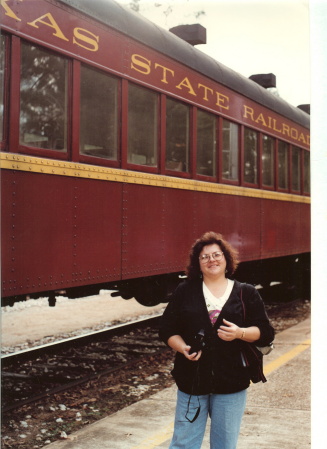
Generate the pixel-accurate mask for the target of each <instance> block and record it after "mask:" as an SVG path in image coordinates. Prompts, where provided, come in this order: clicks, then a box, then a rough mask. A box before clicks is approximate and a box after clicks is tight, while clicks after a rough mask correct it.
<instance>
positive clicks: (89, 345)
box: [1, 315, 166, 413]
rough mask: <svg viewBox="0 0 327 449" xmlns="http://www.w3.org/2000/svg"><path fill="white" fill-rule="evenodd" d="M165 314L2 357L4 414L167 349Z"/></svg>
mask: <svg viewBox="0 0 327 449" xmlns="http://www.w3.org/2000/svg"><path fill="white" fill-rule="evenodd" d="M160 316H161V315H158V316H155V317H151V318H147V319H141V320H137V321H133V322H130V323H127V324H126V323H125V324H121V325H117V326H114V327H111V328H108V329H105V330H101V331H97V332H93V333H90V334H87V335H83V336H80V337H72V338H68V339H66V340H63V341H60V342H55V343H50V344H46V345H42V346H39V347H35V348H31V349H28V350H24V351H19V352H16V353H14V354H6V355H4V356H2V358H1V361H2V412H3V413H6V412H8V411H10V410H14V409H15V408H18V407H21V406H22V405H26V404H29V403H32V402H35V401H37V400H40V399H42V398H44V397H46V396H49V395H52V394H55V393H58V392H62V391H65V390H69V389H70V388H73V387H75V386H77V385H80V384H84V383H86V382H88V381H90V380H92V379H95V378H100V377H101V376H104V375H108V374H110V373H113V372H115V371H118V370H121V369H123V368H125V367H127V366H129V365H132V364H134V363H136V362H138V361H139V360H140V359H142V358H144V357H147V356H149V355H154V354H155V353H157V352H158V351H160V352H162V351H163V350H164V349H166V346H165V345H164V343H162V342H161V341H160V340H159V338H158V335H157V326H158V320H159V318H160Z"/></svg>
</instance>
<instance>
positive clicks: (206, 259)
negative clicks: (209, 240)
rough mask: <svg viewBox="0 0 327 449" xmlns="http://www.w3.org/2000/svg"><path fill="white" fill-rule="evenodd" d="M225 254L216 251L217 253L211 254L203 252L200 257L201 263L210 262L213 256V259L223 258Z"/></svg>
mask: <svg viewBox="0 0 327 449" xmlns="http://www.w3.org/2000/svg"><path fill="white" fill-rule="evenodd" d="M223 255H224V253H222V252H220V251H216V252H215V253H211V254H202V256H200V257H199V259H200V262H201V263H208V262H209V260H210V258H211V257H212V258H213V260H221V259H222V258H223Z"/></svg>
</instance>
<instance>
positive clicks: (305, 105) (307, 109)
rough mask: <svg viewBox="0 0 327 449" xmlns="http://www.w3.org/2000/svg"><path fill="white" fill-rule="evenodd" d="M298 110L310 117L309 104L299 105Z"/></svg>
mask: <svg viewBox="0 0 327 449" xmlns="http://www.w3.org/2000/svg"><path fill="white" fill-rule="evenodd" d="M298 108H299V109H302V111H304V112H306V113H307V114H309V115H310V105H309V104H299V106H298Z"/></svg>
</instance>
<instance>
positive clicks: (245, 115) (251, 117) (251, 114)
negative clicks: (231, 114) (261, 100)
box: [243, 104, 254, 122]
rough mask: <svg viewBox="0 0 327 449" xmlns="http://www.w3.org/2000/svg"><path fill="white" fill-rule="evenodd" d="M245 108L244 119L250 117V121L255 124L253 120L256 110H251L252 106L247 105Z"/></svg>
mask: <svg viewBox="0 0 327 449" xmlns="http://www.w3.org/2000/svg"><path fill="white" fill-rule="evenodd" d="M243 107H244V111H243V117H244V118H248V116H250V119H251V120H252V121H253V122H254V118H253V114H254V109H252V108H250V106H246V104H245V105H244V106H243Z"/></svg>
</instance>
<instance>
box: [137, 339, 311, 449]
mask: <svg viewBox="0 0 327 449" xmlns="http://www.w3.org/2000/svg"><path fill="white" fill-rule="evenodd" d="M310 345H311V339H310V338H309V339H308V340H305V341H303V342H302V343H300V344H299V345H297V346H295V347H294V348H293V349H291V350H290V351H288V352H286V353H285V354H283V355H281V356H280V357H278V358H277V359H276V360H273V361H272V362H270V363H268V364H267V365H265V366H264V372H265V375H269V374H271V373H272V372H273V371H275V370H276V369H278V368H280V367H281V366H282V365H285V363H287V362H289V361H290V360H292V359H294V357H296V356H297V355H299V354H301V352H303V351H305V350H306V349H308V348H309V347H310ZM173 431H174V423H173V422H171V423H170V424H168V426H166V427H163V429H162V430H161V431H160V432H159V433H156V434H155V435H152V436H150V437H148V438H147V439H145V440H143V441H142V443H141V444H139V445H138V446H134V447H132V448H131V449H154V448H156V447H157V446H158V445H159V444H161V443H164V442H165V441H167V440H168V439H170V438H171V437H172V434H173Z"/></svg>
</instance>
